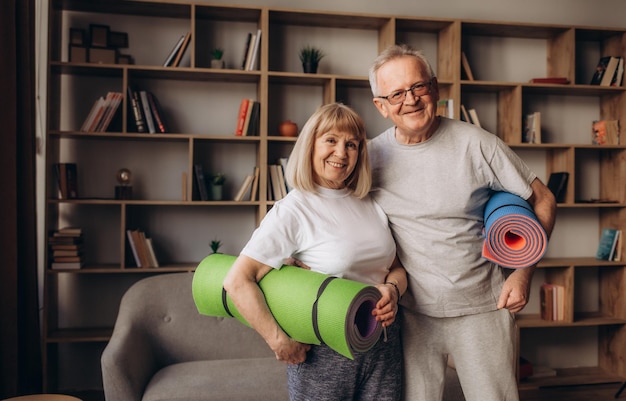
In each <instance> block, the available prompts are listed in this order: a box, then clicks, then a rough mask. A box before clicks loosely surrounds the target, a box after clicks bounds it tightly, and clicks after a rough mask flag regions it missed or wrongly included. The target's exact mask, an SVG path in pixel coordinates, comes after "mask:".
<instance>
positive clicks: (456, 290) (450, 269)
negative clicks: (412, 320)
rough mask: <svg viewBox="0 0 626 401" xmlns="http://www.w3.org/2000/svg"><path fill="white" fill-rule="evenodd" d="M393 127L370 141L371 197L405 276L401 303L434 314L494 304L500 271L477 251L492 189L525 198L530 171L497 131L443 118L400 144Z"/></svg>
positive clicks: (465, 311) (462, 312)
mask: <svg viewBox="0 0 626 401" xmlns="http://www.w3.org/2000/svg"><path fill="white" fill-rule="evenodd" d="M394 133H395V127H392V128H390V129H388V130H387V131H385V132H383V133H382V134H380V135H379V136H378V137H376V138H374V139H373V140H372V141H370V144H369V147H368V151H369V154H370V160H371V165H372V172H373V179H374V186H373V190H372V196H373V197H374V199H375V200H376V202H378V203H379V204H380V205H381V207H382V208H383V210H384V211H385V213H386V214H387V217H388V218H389V223H390V225H391V229H392V231H393V235H394V237H395V239H396V244H397V246H398V257H399V259H400V262H401V263H402V264H403V266H404V268H405V269H406V270H407V273H408V277H409V289H410V291H409V292H410V294H409V296H406V297H403V302H402V303H403V305H404V306H406V307H408V308H410V309H414V310H417V311H419V312H421V313H424V314H427V315H430V316H435V317H447V316H461V315H466V314H473V313H480V312H487V311H490V310H495V309H496V303H497V299H498V297H499V295H500V290H501V288H502V283H503V282H504V274H503V271H502V270H501V269H500V268H498V267H497V266H494V265H493V264H492V263H490V262H489V261H487V260H486V259H484V258H482V256H481V251H482V245H483V241H484V235H483V225H484V224H483V212H484V207H485V203H486V202H487V200H488V199H489V196H490V195H491V193H492V191H507V192H511V193H514V194H516V195H519V196H521V197H522V198H524V199H528V197H529V196H530V195H531V194H532V189H531V187H530V183H531V182H532V181H533V180H534V179H535V178H536V175H535V174H534V173H533V172H532V171H530V170H529V169H528V167H527V166H526V165H525V164H524V163H523V162H522V160H521V159H520V158H519V157H518V156H517V155H516V154H515V153H514V152H513V151H512V150H511V149H510V148H509V147H508V146H506V145H505V144H504V142H502V141H501V140H500V139H499V138H498V137H496V136H495V135H493V134H491V133H489V132H487V131H485V130H483V129H481V128H478V127H476V126H475V125H471V124H467V123H464V122H461V121H458V120H450V119H447V118H442V119H441V124H440V126H439V128H438V130H437V131H436V132H435V133H434V134H433V136H432V137H431V138H429V139H428V140H427V141H424V142H421V143H417V144H412V145H403V144H400V143H398V142H397V141H396V139H395V136H394Z"/></svg>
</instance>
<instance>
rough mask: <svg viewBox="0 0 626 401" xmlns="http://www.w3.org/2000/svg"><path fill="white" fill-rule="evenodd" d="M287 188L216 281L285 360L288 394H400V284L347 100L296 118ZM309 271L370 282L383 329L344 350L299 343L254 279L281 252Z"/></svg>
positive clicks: (361, 136)
mask: <svg viewBox="0 0 626 401" xmlns="http://www.w3.org/2000/svg"><path fill="white" fill-rule="evenodd" d="M285 175H286V179H287V182H288V184H289V185H290V187H291V188H293V189H292V190H291V191H290V192H289V193H288V195H287V196H286V197H285V198H283V199H281V200H280V201H278V202H276V204H275V205H274V207H273V208H272V209H271V210H270V211H269V212H268V214H267V216H266V217H265V218H264V219H263V221H262V222H261V224H260V225H259V227H258V228H257V229H256V231H255V232H254V233H253V235H252V238H251V239H250V241H249V242H248V244H247V245H246V246H245V247H244V249H243V250H242V251H241V254H240V255H239V257H238V258H237V260H236V261H235V263H234V264H233V266H232V268H231V270H230V272H229V274H228V276H227V277H226V279H225V282H224V288H225V289H226V291H227V292H228V294H229V295H230V297H231V298H232V300H233V301H234V303H235V305H236V306H237V310H238V311H239V312H240V313H241V314H242V315H243V316H244V318H245V319H246V320H247V321H248V322H249V323H250V325H251V326H252V327H254V329H255V330H257V332H259V334H260V335H261V336H262V337H263V338H264V339H265V341H266V342H267V344H268V346H269V347H270V348H271V349H272V351H274V353H275V354H276V358H277V359H278V360H280V361H284V362H286V363H287V364H288V367H287V371H288V376H289V395H290V398H291V400H292V401H297V400H313V399H314V400H346V399H349V400H377V401H381V400H399V399H400V397H401V395H402V391H401V385H402V350H401V341H400V337H399V328H398V326H399V324H397V323H396V324H393V323H394V321H395V319H396V316H397V312H398V301H399V298H400V296H401V295H402V293H404V291H405V290H406V286H407V279H406V272H405V271H404V268H403V267H402V266H400V265H399V263H398V262H397V259H396V257H395V255H396V247H395V243H394V240H393V237H392V236H391V232H390V229H389V226H388V223H387V217H386V216H385V214H384V213H383V212H382V210H381V209H380V207H379V206H378V205H377V204H376V203H375V202H374V201H373V200H372V199H371V198H370V197H369V195H368V193H369V190H370V186H371V174H370V167H369V160H368V156H367V147H366V136H365V128H364V125H363V121H362V120H361V118H360V116H359V115H358V114H357V113H355V112H354V111H353V110H352V109H350V108H349V107H347V106H345V105H343V104H339V103H332V104H327V105H324V106H322V107H320V108H319V109H318V110H317V111H316V112H315V113H314V114H313V115H312V116H311V117H310V118H309V120H308V121H307V123H306V124H305V125H304V127H303V129H302V132H301V133H300V136H299V138H298V140H297V142H296V144H295V146H294V149H293V152H292V154H291V156H290V158H289V161H288V164H287V171H286V172H285ZM287 258H295V259H297V260H298V261H299V262H300V263H302V264H303V265H305V266H307V268H310V269H311V270H313V271H317V272H321V273H325V274H329V275H333V276H337V277H343V278H346V279H350V280H355V281H359V282H362V283H366V284H371V285H375V286H376V287H377V288H378V289H379V291H380V292H381V294H382V297H381V299H380V301H379V302H378V303H377V304H376V307H375V309H374V311H373V312H372V313H373V315H374V316H375V317H376V319H377V320H379V321H382V325H383V327H385V330H387V341H385V339H383V338H381V339H380V340H379V342H378V343H377V344H376V345H375V346H374V347H373V348H372V349H371V350H369V351H368V352H365V353H361V354H357V355H356V356H355V359H354V360H350V359H348V358H346V357H344V356H342V355H340V354H338V353H337V352H335V351H333V350H332V349H330V348H329V347H328V346H326V345H323V344H322V345H309V344H302V343H299V342H297V341H295V340H293V339H291V338H289V336H287V334H286V333H285V332H284V331H283V330H282V329H281V327H280V326H279V325H278V324H277V323H276V320H275V319H274V317H273V316H272V314H271V313H270V311H269V309H268V307H267V303H266V302H265V298H264V296H263V293H262V291H261V289H260V288H259V286H258V282H259V281H260V280H261V279H262V278H263V277H264V276H265V275H266V274H267V273H268V272H270V271H271V269H279V268H280V267H281V266H282V265H283V262H284V260H285V259H287Z"/></svg>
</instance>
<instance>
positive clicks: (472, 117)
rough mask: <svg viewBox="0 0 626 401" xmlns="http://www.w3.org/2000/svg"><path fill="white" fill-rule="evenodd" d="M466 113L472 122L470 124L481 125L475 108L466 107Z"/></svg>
mask: <svg viewBox="0 0 626 401" xmlns="http://www.w3.org/2000/svg"><path fill="white" fill-rule="evenodd" d="M467 113H468V114H469V116H470V121H471V122H472V124H474V125H476V126H479V127H482V126H481V125H480V120H479V119H478V113H477V112H476V109H468V110H467Z"/></svg>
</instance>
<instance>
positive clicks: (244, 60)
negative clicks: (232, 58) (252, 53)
mask: <svg viewBox="0 0 626 401" xmlns="http://www.w3.org/2000/svg"><path fill="white" fill-rule="evenodd" d="M251 39H252V33H251V32H248V36H247V37H246V45H245V46H244V48H243V58H242V61H241V69H242V70H245V69H246V65H247V63H248V48H249V47H250V40H251Z"/></svg>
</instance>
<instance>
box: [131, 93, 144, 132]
mask: <svg viewBox="0 0 626 401" xmlns="http://www.w3.org/2000/svg"><path fill="white" fill-rule="evenodd" d="M128 105H129V107H130V111H131V113H130V114H131V116H133V121H134V122H135V128H136V129H137V132H146V123H145V120H144V117H143V107H142V106H141V100H140V99H139V92H137V91H136V90H134V89H133V88H132V87H131V85H128Z"/></svg>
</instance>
